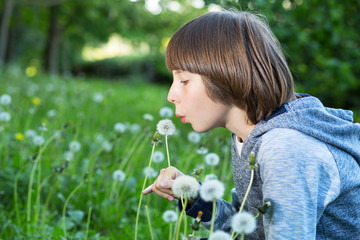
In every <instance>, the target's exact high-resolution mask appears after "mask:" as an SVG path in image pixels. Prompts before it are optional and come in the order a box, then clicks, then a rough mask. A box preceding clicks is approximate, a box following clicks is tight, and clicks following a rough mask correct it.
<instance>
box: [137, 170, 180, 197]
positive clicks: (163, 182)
mask: <svg viewBox="0 0 360 240" xmlns="http://www.w3.org/2000/svg"><path fill="white" fill-rule="evenodd" d="M182 175H184V174H183V173H182V172H180V171H179V170H178V169H177V168H175V167H171V180H170V179H169V168H163V169H161V170H160V175H159V176H158V177H157V179H156V180H155V182H154V183H153V184H151V185H150V186H148V187H147V188H145V189H144V190H143V191H142V194H144V195H146V194H149V193H151V192H154V193H155V194H157V195H159V196H160V197H163V198H165V199H167V200H169V201H174V199H175V198H177V196H175V195H174V193H173V192H172V190H171V186H172V184H173V182H174V180H175V179H176V178H178V177H180V176H182Z"/></svg>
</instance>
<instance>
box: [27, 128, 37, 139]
mask: <svg viewBox="0 0 360 240" xmlns="http://www.w3.org/2000/svg"><path fill="white" fill-rule="evenodd" d="M25 136H26V137H27V138H34V137H35V136H36V131H35V130H32V129H28V130H26V132H25Z"/></svg>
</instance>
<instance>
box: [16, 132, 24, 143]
mask: <svg viewBox="0 0 360 240" xmlns="http://www.w3.org/2000/svg"><path fill="white" fill-rule="evenodd" d="M15 139H16V140H19V141H21V140H23V139H24V135H23V134H21V133H16V134H15Z"/></svg>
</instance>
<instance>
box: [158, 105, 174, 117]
mask: <svg viewBox="0 0 360 240" xmlns="http://www.w3.org/2000/svg"><path fill="white" fill-rule="evenodd" d="M159 115H160V117H162V118H171V117H172V116H173V115H174V111H173V110H172V108H169V107H162V108H161V109H160V111H159Z"/></svg>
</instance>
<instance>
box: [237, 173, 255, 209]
mask: <svg viewBox="0 0 360 240" xmlns="http://www.w3.org/2000/svg"><path fill="white" fill-rule="evenodd" d="M254 172H255V170H254V169H252V170H251V176H250V182H249V186H248V188H247V190H246V193H245V196H244V199H243V201H242V203H241V206H240V209H239V213H240V212H241V211H242V210H243V208H244V205H245V202H246V199H247V197H248V195H249V192H250V189H251V186H252V184H253V181H254Z"/></svg>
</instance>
